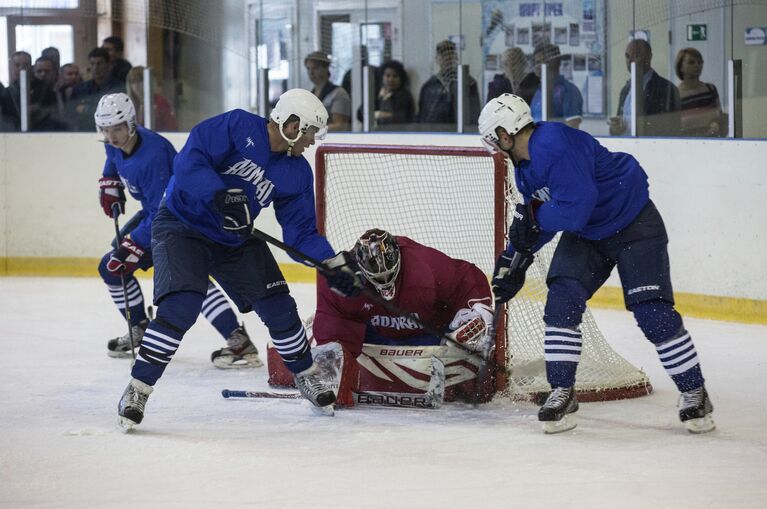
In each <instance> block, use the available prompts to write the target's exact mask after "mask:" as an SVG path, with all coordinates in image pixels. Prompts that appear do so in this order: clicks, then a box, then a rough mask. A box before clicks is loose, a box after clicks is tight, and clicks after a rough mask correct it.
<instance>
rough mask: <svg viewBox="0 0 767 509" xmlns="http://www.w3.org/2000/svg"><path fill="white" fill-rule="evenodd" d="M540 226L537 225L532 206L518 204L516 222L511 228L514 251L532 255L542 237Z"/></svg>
mask: <svg viewBox="0 0 767 509" xmlns="http://www.w3.org/2000/svg"><path fill="white" fill-rule="evenodd" d="M540 233H541V232H540V230H539V229H538V225H537V224H535V217H534V216H533V207H532V206H530V205H523V204H521V203H518V204H517V207H516V208H515V209H514V220H513V221H512V222H511V226H510V227H509V244H511V245H512V246H514V250H515V251H517V252H522V253H530V252H531V251H532V250H533V246H534V245H535V243H536V242H538V237H539V236H540Z"/></svg>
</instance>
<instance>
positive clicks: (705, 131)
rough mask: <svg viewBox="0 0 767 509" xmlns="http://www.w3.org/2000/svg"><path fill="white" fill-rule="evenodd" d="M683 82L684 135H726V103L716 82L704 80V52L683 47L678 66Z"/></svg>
mask: <svg viewBox="0 0 767 509" xmlns="http://www.w3.org/2000/svg"><path fill="white" fill-rule="evenodd" d="M674 69H675V70H676V75H677V77H678V78H679V79H680V80H681V81H680V82H679V87H678V88H679V97H680V99H681V106H682V111H681V113H680V117H681V118H680V125H681V130H682V136H722V134H723V132H722V131H723V130H722V126H723V124H724V123H723V122H722V106H721V104H720V102H719V92H717V90H716V87H715V86H714V85H713V84H712V83H703V82H702V81H700V75H701V74H702V73H703V55H701V54H700V51H698V50H696V49H695V48H684V49H681V50H679V53H678V54H677V56H676V64H675V65H674Z"/></svg>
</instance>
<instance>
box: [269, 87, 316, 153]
mask: <svg viewBox="0 0 767 509" xmlns="http://www.w3.org/2000/svg"><path fill="white" fill-rule="evenodd" d="M291 115H295V116H297V117H298V119H299V126H298V127H299V130H298V135H297V136H296V137H295V139H292V140H291V139H290V138H288V137H287V136H285V133H284V132H283V131H282V125H283V124H284V123H285V122H287V120H288V119H289V118H290V116H291ZM270 118H271V119H272V120H273V121H274V122H276V123H277V125H278V126H279V127H280V134H281V135H282V137H283V138H284V139H285V141H287V142H288V143H289V144H290V146H292V145H293V144H294V143H295V142H297V141H298V139H299V138H300V137H301V136H302V135H303V134H304V133H306V132H307V131H308V130H309V129H310V128H312V127H314V128H315V129H316V131H317V132H316V133H315V134H314V137H315V139H318V140H321V139H322V138H324V137H325V134H326V133H327V132H328V110H326V109H325V106H324V105H323V104H322V101H320V100H319V98H318V97H317V96H316V95H314V94H313V93H311V92H309V91H308V90H304V89H303V88H293V89H290V90H288V91H287V92H285V93H284V94H282V95H281V96H280V99H279V100H278V101H277V104H276V105H275V106H274V109H273V110H272V114H271V115H270Z"/></svg>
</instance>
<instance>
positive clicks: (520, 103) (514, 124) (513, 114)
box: [479, 94, 533, 152]
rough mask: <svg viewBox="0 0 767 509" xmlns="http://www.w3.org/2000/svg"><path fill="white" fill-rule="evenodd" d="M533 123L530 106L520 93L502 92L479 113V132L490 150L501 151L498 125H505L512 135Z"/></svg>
mask: <svg viewBox="0 0 767 509" xmlns="http://www.w3.org/2000/svg"><path fill="white" fill-rule="evenodd" d="M532 123H533V116H532V114H531V113H530V106H529V105H528V104H527V103H526V102H525V100H524V99H522V98H521V97H519V96H518V95H513V94H501V95H500V96H499V97H496V98H495V99H491V100H490V101H489V102H488V103H487V104H486V105H485V107H484V108H482V113H480V114H479V134H480V136H482V143H484V144H485V147H486V148H487V149H488V150H489V151H490V152H497V151H500V147H499V146H498V134H497V133H496V132H495V131H496V129H497V128H498V127H503V128H504V129H505V130H506V132H507V133H509V135H510V136H514V135H515V134H517V133H518V132H519V131H521V130H522V128H523V127H525V126H527V125H528V124H532Z"/></svg>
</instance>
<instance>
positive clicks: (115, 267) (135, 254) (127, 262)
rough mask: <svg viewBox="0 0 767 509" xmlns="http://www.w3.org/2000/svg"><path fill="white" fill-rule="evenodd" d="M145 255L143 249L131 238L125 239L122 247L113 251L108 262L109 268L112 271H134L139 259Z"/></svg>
mask: <svg viewBox="0 0 767 509" xmlns="http://www.w3.org/2000/svg"><path fill="white" fill-rule="evenodd" d="M143 255H144V250H143V249H141V248H140V247H139V246H138V245H137V244H136V243H135V242H133V241H132V240H131V239H123V241H122V243H121V244H120V247H118V248H117V249H115V250H114V251H112V254H111V255H110V256H109V261H108V262H107V270H108V271H109V272H112V273H119V272H133V271H134V270H136V265H138V263H139V260H141V257H142V256H143Z"/></svg>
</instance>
